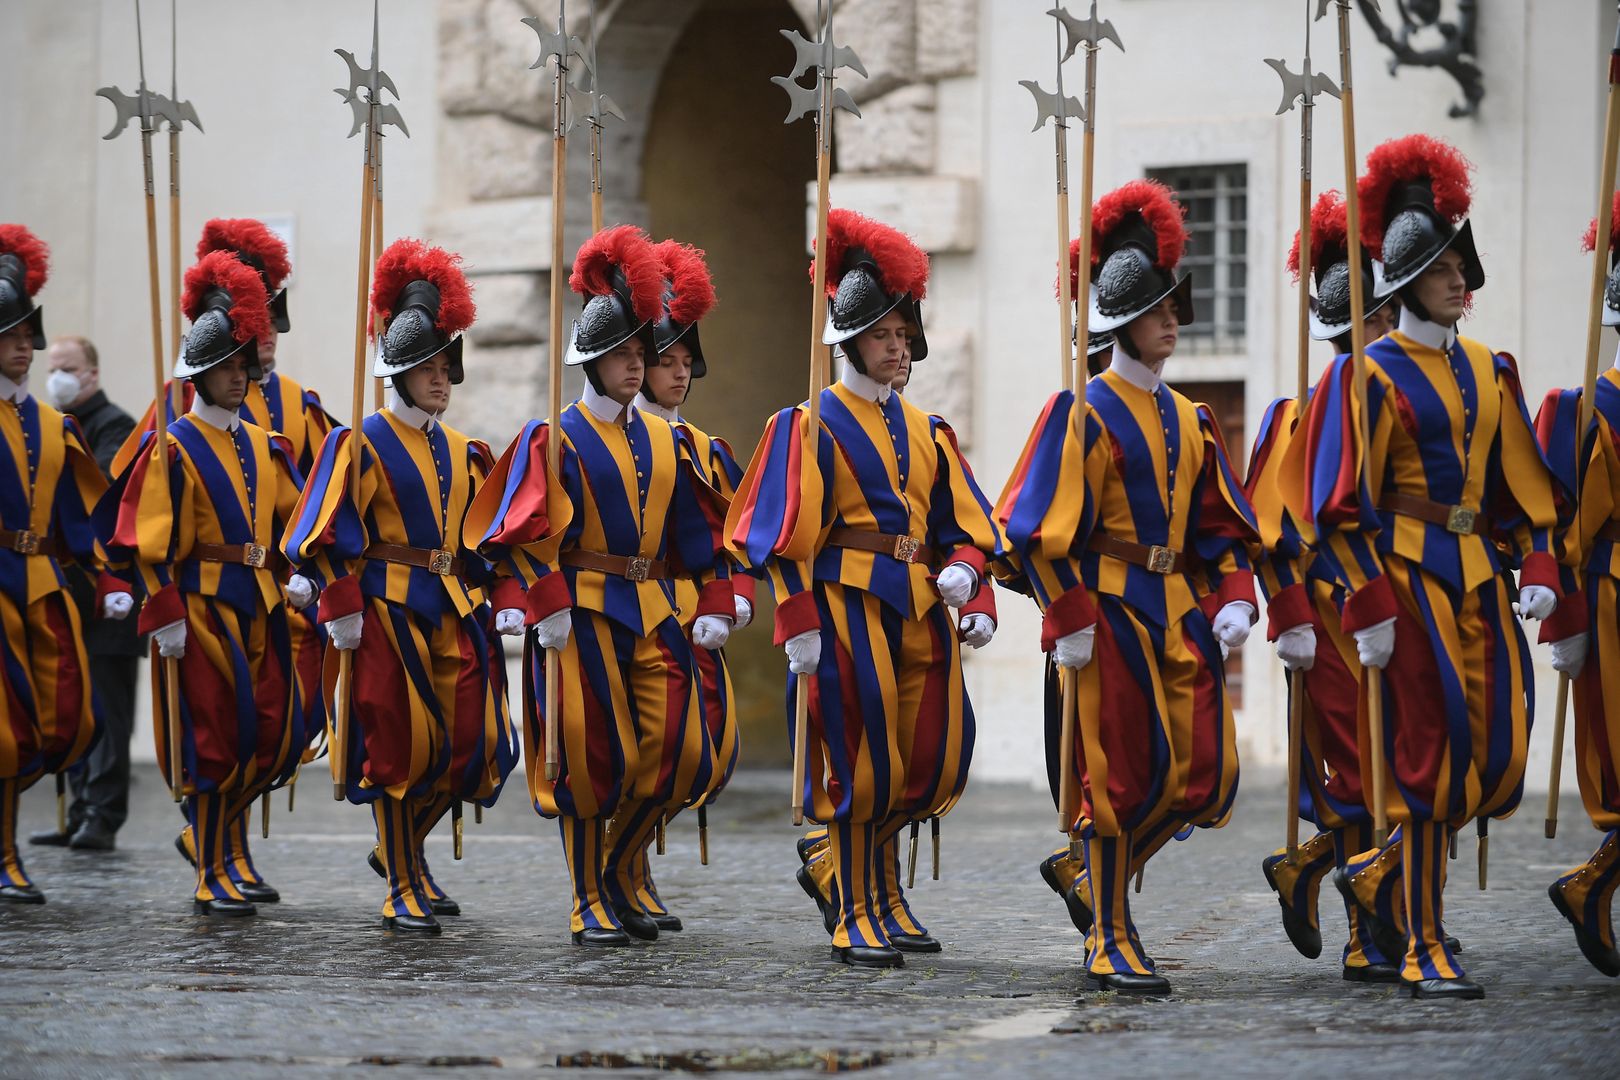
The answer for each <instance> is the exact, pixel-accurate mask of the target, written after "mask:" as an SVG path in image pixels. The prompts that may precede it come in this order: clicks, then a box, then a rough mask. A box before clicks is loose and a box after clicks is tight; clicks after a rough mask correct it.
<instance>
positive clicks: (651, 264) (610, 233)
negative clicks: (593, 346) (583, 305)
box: [568, 225, 664, 322]
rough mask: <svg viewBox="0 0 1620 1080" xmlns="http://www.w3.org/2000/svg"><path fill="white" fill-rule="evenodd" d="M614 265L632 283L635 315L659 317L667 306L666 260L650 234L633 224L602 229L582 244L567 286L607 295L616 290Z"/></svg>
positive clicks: (583, 293) (646, 319)
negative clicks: (660, 254)
mask: <svg viewBox="0 0 1620 1080" xmlns="http://www.w3.org/2000/svg"><path fill="white" fill-rule="evenodd" d="M614 267H618V268H619V270H620V271H621V272H622V273H623V274H624V280H625V281H626V282H627V283H628V284H629V286H630V303H631V306H632V307H633V308H634V309H635V313H636V318H638V319H640V320H641V321H642V322H650V321H651V320H653V319H656V318H658V317H659V315H661V314H662V313H663V310H664V261H663V259H661V258H659V256H658V253H657V252H656V251H655V250H653V245H652V241H651V240H649V239H647V234H646V233H644V232H642V231H641V230H640V229H638V228H637V227H636V226H634V225H615V226H613V228H611V229H603V230H602V231H601V232H599V233H597V234H596V235H595V236H593V237H591V238H590V239H589V240H587V241H585V242H584V243H583V244H581V245H580V246H579V251H578V253H576V254H575V255H574V272H573V273H572V274H570V275H569V277H568V287H569V288H570V289H573V290H574V291H575V292H577V293H579V295H581V296H584V297H592V296H606V295H607V294H608V293H611V292H612V291H613V279H612V273H613V268H614Z"/></svg>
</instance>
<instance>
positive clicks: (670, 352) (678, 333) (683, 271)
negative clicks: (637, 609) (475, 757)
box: [607, 240, 754, 931]
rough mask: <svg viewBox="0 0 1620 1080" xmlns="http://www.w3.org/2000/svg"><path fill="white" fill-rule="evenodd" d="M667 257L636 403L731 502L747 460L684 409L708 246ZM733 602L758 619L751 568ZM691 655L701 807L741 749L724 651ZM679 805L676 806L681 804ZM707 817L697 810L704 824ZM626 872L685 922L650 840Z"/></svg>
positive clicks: (687, 605)
mask: <svg viewBox="0 0 1620 1080" xmlns="http://www.w3.org/2000/svg"><path fill="white" fill-rule="evenodd" d="M654 250H655V251H656V252H657V254H658V257H659V259H661V260H662V261H663V264H664V278H665V284H664V310H663V314H662V315H661V316H660V317H659V319H658V321H657V322H656V323H655V324H654V325H653V347H654V350H655V352H654V354H653V355H651V356H650V357H649V359H648V360H647V371H646V378H645V379H644V380H643V381H642V384H641V393H640V394H639V395H638V396H637V397H636V408H638V409H640V410H641V411H642V412H644V413H648V414H650V415H652V416H657V417H660V418H662V419H663V420H664V421H666V422H667V423H669V424H670V425H671V426H672V427H674V428H675V431H676V433H677V434H679V435H680V437H681V438H682V439H683V440H684V441H686V442H687V443H688V444H689V454H690V457H691V460H692V463H693V465H694V467H695V468H696V469H697V472H698V478H699V479H700V480H701V481H702V482H703V483H705V484H707V485H708V486H709V487H711V488H713V489H714V490H715V491H716V492H718V493H719V495H720V496H721V497H722V498H723V499H725V500H726V501H727V502H728V503H729V502H730V500H731V497H732V496H733V495H734V494H735V493H736V490H737V484H738V483H739V482H740V481H741V480H742V475H743V471H742V466H741V465H739V464H737V458H736V455H734V454H733V453H732V451H731V447H730V445H728V444H727V443H726V441H725V440H724V439H721V438H719V437H717V436H714V435H710V434H709V433H708V432H706V431H704V430H703V429H701V428H699V427H698V426H697V425H695V424H693V423H692V422H691V421H690V420H688V419H687V418H686V417H685V416H684V415H682V413H681V407H682V406H683V405H685V404H686V401H687V399H688V397H689V396H690V394H691V391H692V385H693V383H694V382H695V381H696V380H698V379H701V378H703V377H704V376H705V375H707V374H708V372H709V363H708V360H707V359H706V358H705V356H704V353H703V343H702V341H701V340H699V337H698V322H699V321H700V320H701V319H703V318H704V316H706V315H707V314H708V313H709V312H710V311H712V310H714V306H715V303H716V297H715V292H714V281H713V279H712V277H711V276H710V274H709V267H708V263H707V262H705V261H704V257H703V252H701V251H699V250H698V249H697V248H694V247H692V246H691V245H689V244H682V243H680V242H678V241H675V240H665V241H663V242H662V243H659V244H656V245H654ZM731 583H732V587H733V589H734V596H733V598H732V604H733V609H734V613H735V615H736V621H735V624H734V625H733V627H732V628H733V629H734V630H735V629H740V628H742V627H744V626H747V625H748V624H749V623H750V622H752V621H753V618H754V579H753V578H752V577H749V576H748V575H746V574H734V575H733V576H732V578H731ZM675 596H676V600H677V606H678V608H679V610H680V618H681V621H682V623H683V624H685V625H686V627H687V632H688V635H690V634H691V631H692V625H693V623H694V622H695V621H696V618H697V610H698V587H697V583H696V582H695V581H694V580H692V579H691V578H677V579H676V581H675ZM692 656H693V658H694V659H695V660H696V661H697V669H698V675H699V677H700V680H701V683H702V691H703V723H704V726H705V727H707V728H708V731H709V742H710V745H711V746H712V747H713V748H714V754H715V768H714V771H713V773H712V774H711V776H710V781H709V787H708V790H706V791H704V792H703V793H702V794H701V795H700V796H699V797H698V801H697V803H696V805H697V807H698V808H699V812H700V814H703V812H704V811H705V809H706V807H708V806H709V805H710V804H711V803H712V802H713V801H714V799H715V797H716V796H717V795H719V794H720V791H721V789H723V788H724V787H725V785H726V782H727V781H728V780H730V779H731V773H732V770H733V769H735V768H736V765H737V754H738V751H739V749H740V743H739V741H738V732H737V703H736V699H735V697H734V696H733V692H732V686H731V670H730V668H729V667H728V666H727V663H726V654H725V652H724V651H723V650H721V649H717V648H705V647H704V646H703V645H702V644H701V643H699V642H697V641H695V640H694V641H693V648H692ZM676 809H678V808H676ZM705 820H706V816H704V817H700V822H699V828H700V830H701V829H702V828H704V825H703V821H705ZM621 831H622V830H621V828H620V826H619V823H618V821H617V819H616V820H615V821H613V822H610V823H609V825H608V836H609V840H608V842H609V845H610V847H611V846H613V843H614V840H615V839H616V838H617V835H618V834H619V833H620V832H621ZM616 865H617V866H618V868H619V873H620V874H621V875H622V877H621V878H620V879H618V880H609V881H608V883H607V888H608V893H609V894H610V896H611V897H612V899H613V902H614V903H615V904H616V905H619V906H623V907H635V906H640V907H641V908H642V909H643V910H645V911H646V913H647V914H648V915H649V916H650V917H651V918H652V920H653V921H654V922H655V923H657V924H658V928H659V929H660V930H665V931H674V930H679V929H681V919H680V916H678V915H675V914H673V913H671V912H670V910H669V908H668V907H666V906H665V905H664V902H663V900H662V898H660V897H659V895H658V889H657V888H656V887H655V886H654V885H653V882H652V874H651V871H650V869H649V867H648V860H647V855H646V848H645V846H644V847H643V849H642V854H641V857H640V858H639V859H637V858H635V857H634V856H633V855H632V856H630V857H628V858H624V859H621V860H619V861H618V863H617V864H616Z"/></svg>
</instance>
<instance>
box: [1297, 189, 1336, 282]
mask: <svg viewBox="0 0 1620 1080" xmlns="http://www.w3.org/2000/svg"><path fill="white" fill-rule="evenodd" d="M1348 238H1349V207H1348V206H1347V205H1346V203H1345V201H1344V195H1342V194H1341V193H1340V192H1338V191H1337V190H1332V189H1330V190H1328V191H1324V192H1322V194H1321V195H1319V196H1317V199H1316V205H1315V206H1313V207H1311V269H1312V271H1313V272H1314V271H1315V270H1317V269H1318V268H1320V267H1321V265H1322V260H1323V259H1326V258H1329V257H1331V258H1334V259H1337V258H1338V257H1339V255H1340V253H1342V252H1344V251H1347V250H1348V249H1349V246H1350V245H1349V243H1348ZM1288 272H1289V273H1290V274H1292V275H1294V280H1295V281H1298V280H1299V232H1298V231H1297V230H1296V231H1295V233H1294V246H1293V247H1291V248H1289V249H1288Z"/></svg>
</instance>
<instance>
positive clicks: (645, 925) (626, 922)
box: [613, 904, 658, 941]
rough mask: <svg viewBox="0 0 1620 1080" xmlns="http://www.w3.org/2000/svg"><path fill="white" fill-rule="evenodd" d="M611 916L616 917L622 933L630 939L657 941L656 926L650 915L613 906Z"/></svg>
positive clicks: (636, 909)
mask: <svg viewBox="0 0 1620 1080" xmlns="http://www.w3.org/2000/svg"><path fill="white" fill-rule="evenodd" d="M613 914H614V915H616V916H618V918H619V922H620V923H622V924H623V926H624V932H625V933H627V934H629V935H630V936H631V937H633V938H640V939H641V940H642V941H657V940H658V924H657V923H656V922H654V921H653V917H652V916H651V915H648V914H647V913H646V912H645V911H642V910H641V909H640V908H630V907H619V906H618V905H617V904H615V905H614V907H613Z"/></svg>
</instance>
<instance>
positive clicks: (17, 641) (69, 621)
mask: <svg viewBox="0 0 1620 1080" xmlns="http://www.w3.org/2000/svg"><path fill="white" fill-rule="evenodd" d="M0 455H3V457H4V460H3V461H0V528H4V529H5V530H6V531H8V532H10V533H12V534H13V535H12V537H10V538H8V539H7V541H6V542H5V543H4V545H3V546H0V624H3V625H0V683H3V686H4V695H3V698H0V888H6V887H11V886H18V887H21V888H24V889H26V888H29V887H30V886H31V882H30V881H29V879H28V875H27V873H26V872H25V871H24V869H23V865H22V859H21V857H20V856H19V853H18V851H17V805H18V797H19V796H20V795H21V793H22V792H23V791H24V790H25V789H27V788H28V787H29V786H31V785H32V784H33V783H34V782H35V781H36V780H38V779H39V778H40V777H41V776H43V775H44V774H45V773H47V772H54V773H60V772H63V771H65V770H66V769H68V768H69V767H70V766H72V765H73V763H74V762H76V761H78V760H79V759H80V758H81V757H83V756H84V753H85V751H87V750H88V749H89V748H90V742H91V739H92V738H93V737H94V736H95V729H96V725H95V720H94V717H93V715H92V710H91V700H92V698H91V692H90V680H89V677H88V675H87V661H86V659H85V652H84V637H83V634H82V632H81V628H80V625H79V612H78V608H77V607H75V606H74V603H73V598H72V596H71V595H69V593H68V586H67V579H66V578H65V577H64V576H63V574H62V568H61V565H60V562H59V560H61V559H67V558H71V559H74V560H75V561H77V562H79V563H81V564H82V565H84V566H92V565H94V562H95V534H94V532H93V531H92V529H91V527H90V509H91V508H92V507H93V506H94V505H95V503H96V500H97V499H98V498H100V496H101V493H102V491H103V490H104V489H105V488H106V481H105V480H104V479H103V478H102V476H101V470H100V469H99V468H98V467H97V466H96V459H95V458H94V457H93V456H91V453H90V449H89V447H88V446H86V445H85V442H84V436H83V435H82V434H81V433H80V431H79V425H78V424H77V422H75V421H73V420H71V419H69V418H67V417H65V416H63V415H62V414H61V413H60V412H58V411H56V410H55V409H53V408H51V407H50V406H49V405H44V404H41V403H40V402H39V400H38V399H37V398H34V397H32V396H24V397H22V399H21V401H13V400H6V401H3V402H0ZM19 533H33V534H34V535H35V536H37V537H39V538H40V542H41V546H40V547H39V548H38V549H36V551H35V552H34V553H33V554H27V553H25V552H23V551H20V550H18V543H17V541H18V540H19V539H20V538H19V537H17V535H16V534H19ZM23 546H26V544H24V545H23Z"/></svg>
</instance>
